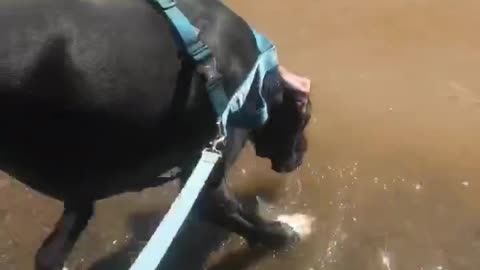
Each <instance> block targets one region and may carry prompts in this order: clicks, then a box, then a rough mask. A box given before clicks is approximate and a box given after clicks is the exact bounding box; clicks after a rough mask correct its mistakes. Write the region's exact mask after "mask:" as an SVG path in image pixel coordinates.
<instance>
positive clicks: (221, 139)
mask: <svg viewBox="0 0 480 270" xmlns="http://www.w3.org/2000/svg"><path fill="white" fill-rule="evenodd" d="M217 128H218V134H217V137H216V138H215V139H214V140H213V141H211V142H210V148H209V149H208V150H209V151H212V152H214V153H217V154H221V152H222V151H221V149H220V147H224V146H225V145H226V142H227V140H226V139H227V136H226V135H225V133H224V132H223V131H224V128H223V124H222V121H221V120H218V121H217Z"/></svg>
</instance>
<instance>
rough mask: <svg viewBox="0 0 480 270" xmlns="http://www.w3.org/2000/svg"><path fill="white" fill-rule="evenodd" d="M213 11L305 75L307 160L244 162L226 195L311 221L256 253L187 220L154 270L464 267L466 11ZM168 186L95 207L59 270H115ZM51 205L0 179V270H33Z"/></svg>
mask: <svg viewBox="0 0 480 270" xmlns="http://www.w3.org/2000/svg"><path fill="white" fill-rule="evenodd" d="M227 2H228V3H229V4H230V5H231V6H232V7H233V8H234V9H235V10H236V11H237V12H238V13H239V14H241V15H242V16H244V17H245V18H246V19H247V20H248V21H249V22H251V23H252V24H253V25H254V26H255V27H256V28H257V29H258V30H259V31H261V32H263V33H265V34H266V35H268V36H269V37H270V38H271V39H272V40H273V41H274V42H275V43H276V44H277V45H278V47H279V51H280V58H281V61H282V63H283V64H284V65H286V66H288V67H289V68H290V69H292V70H294V71H296V72H298V73H301V74H305V75H307V76H309V77H310V78H311V79H312V82H313V96H312V98H313V104H314V117H313V119H312V122H311V125H310V127H309V130H308V133H309V146H310V148H309V152H308V159H307V161H306V163H305V165H304V166H303V167H302V168H301V169H300V170H299V171H298V172H295V173H293V174H291V175H287V176H279V175H276V174H274V173H273V172H271V171H270V170H269V166H268V163H267V162H265V161H260V162H259V163H257V164H256V165H255V164H254V162H253V161H252V157H253V154H252V153H251V151H246V153H245V155H244V157H243V159H242V161H241V162H240V163H239V164H237V166H236V169H235V171H234V172H232V178H233V183H234V187H235V190H236V191H237V192H238V193H239V194H240V195H242V196H244V197H250V198H252V197H254V195H255V194H256V193H257V192H258V193H259V196H260V200H261V201H262V202H263V203H262V211H263V212H264V213H265V214H266V215H270V216H275V215H276V214H285V213H304V214H309V215H312V216H314V217H315V218H316V220H315V223H314V227H313V233H312V235H311V237H310V238H308V239H306V240H305V241H304V242H303V243H301V244H299V245H298V246H297V247H296V248H295V249H292V250H289V251H286V252H282V253H276V254H270V253H267V254H265V253H262V252H261V251H250V250H248V249H246V248H244V247H243V245H242V242H241V241H240V240H239V239H238V238H237V237H235V236H232V237H228V236H227V235H225V234H224V233H222V232H218V231H217V230H214V229H213V228H212V227H209V226H207V225H205V224H202V223H198V222H196V221H195V220H192V222H190V223H189V224H188V225H187V226H186V229H185V230H184V234H182V237H181V238H180V241H179V242H178V244H177V246H176V247H175V250H174V251H173V252H172V254H171V256H170V257H169V259H168V260H167V262H166V263H167V265H166V266H165V269H192V270H196V269H204V268H205V269H210V270H222V269H228V270H236V269H238V270H240V269H242V270H243V269H258V270H291V269H299V270H318V269H329V270H357V269H358V270H367V269H368V270H404V269H405V270H410V269H414V270H449V269H452V270H464V269H465V270H475V269H478V266H479V265H480V257H479V256H478V254H480V217H479V214H478V213H480V212H479V208H480V199H479V198H480V197H479V195H480V179H479V176H480V170H479V169H478V168H477V166H478V165H477V164H480V142H478V139H477V138H480V77H478V70H480V49H479V48H480V38H479V37H478V33H477V32H478V29H479V26H480V17H479V16H477V13H478V12H477V10H478V9H479V8H480V6H479V5H480V4H479V3H477V2H476V1H470V0H457V1H453V0H448V1H447V0H436V1H433V0H416V1H400V0H392V1H381V0H366V1H359V0H352V1H334V0H318V1H314V0H298V1H296V2H295V4H293V2H292V3H288V2H285V3H284V4H282V5H280V4H278V3H279V1H273V0H263V1H253V0H248V1H246V0H242V1H240V0H230V1H227ZM175 191H176V187H175V186H174V185H173V184H172V185H169V186H166V187H162V188H158V189H150V190H146V191H144V192H142V193H137V194H126V195H122V196H118V197H116V198H112V199H109V200H106V201H102V202H100V203H99V204H98V207H97V216H96V217H95V219H94V220H92V222H91V224H90V226H89V228H88V229H87V231H86V232H85V233H84V235H83V236H82V238H81V240H80V241H79V243H78V245H77V246H76V247H75V250H74V253H73V254H72V256H71V258H70V259H69V262H68V264H67V267H68V268H69V269H92V270H103V269H126V267H125V265H128V262H129V257H134V256H135V255H136V253H137V252H138V250H139V247H140V246H141V241H144V240H146V239H148V236H149V233H151V232H152V230H153V229H154V228H155V225H156V223H157V222H158V220H159V218H160V217H161V215H162V213H163V212H164V211H165V209H167V208H168V205H169V202H170V201H171V200H172V199H173V198H174V196H175ZM60 210H61V205H60V204H59V203H58V202H55V201H53V200H51V199H48V198H45V197H44V196H42V195H40V194H38V193H36V192H34V191H31V190H29V189H26V187H25V186H23V185H21V184H19V183H17V182H11V181H10V180H9V179H8V177H7V176H0V269H5V270H9V269H19V270H23V269H25V270H29V269H32V259H33V256H34V253H35V251H36V249H37V248H38V246H39V245H40V243H41V241H42V240H43V238H44V237H46V235H47V233H48V231H49V230H50V229H51V227H52V225H53V223H55V221H56V219H57V218H58V216H59V215H60ZM191 239H195V241H192V240H191ZM210 251H214V252H213V253H211V252H210ZM187 257H188V260H186V258H187ZM202 265H203V266H202ZM204 266H205V267H204Z"/></svg>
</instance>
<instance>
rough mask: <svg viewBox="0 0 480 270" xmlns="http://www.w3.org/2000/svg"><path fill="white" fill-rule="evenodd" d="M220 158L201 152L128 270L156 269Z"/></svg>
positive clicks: (212, 152)
mask: <svg viewBox="0 0 480 270" xmlns="http://www.w3.org/2000/svg"><path fill="white" fill-rule="evenodd" d="M220 158H221V154H220V153H218V152H215V151H208V150H205V151H203V153H202V157H201V158H200V161H199V162H198V164H197V166H196V167H195V169H194V170H193V172H192V175H190V178H188V180H187V182H186V183H185V186H184V187H183V188H182V191H180V194H178V196H177V198H175V201H174V202H173V203H172V205H171V206H170V209H169V210H168V212H167V214H166V215H165V217H164V218H163V220H162V222H161V223H160V225H159V226H158V228H157V229H156V230H155V232H154V233H153V235H152V237H151V238H150V240H149V241H148V243H147V245H146V246H145V247H144V248H143V250H142V252H141V253H140V255H139V256H138V257H137V259H136V260H135V262H134V263H133V264H132V266H131V267H130V270H154V269H156V268H157V266H158V265H159V264H160V261H161V260H162V259H163V257H164V256H165V254H166V253H167V250H168V248H169V247H170V245H171V244H172V241H173V239H174V238H175V236H176V235H177V233H178V231H179V230H180V227H182V224H183V222H184V221H185V218H187V216H188V214H189V212H190V210H191V209H192V207H193V204H194V203H195V201H196V200H197V197H198V195H199V194H200V191H201V190H202V188H203V186H204V185H205V182H206V180H207V179H208V176H209V175H210V173H211V171H212V170H213V168H214V167H215V164H216V163H217V161H218V160H219V159H220Z"/></svg>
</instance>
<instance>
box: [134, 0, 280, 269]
mask: <svg viewBox="0 0 480 270" xmlns="http://www.w3.org/2000/svg"><path fill="white" fill-rule="evenodd" d="M148 1H150V2H152V4H154V6H155V7H157V8H158V9H160V10H162V11H163V14H164V15H165V16H166V18H167V19H168V21H169V22H170V24H171V28H172V30H173V32H174V35H175V37H176V42H177V46H178V47H179V48H183V49H184V51H185V52H186V53H187V54H188V55H189V56H190V57H191V58H192V59H193V60H194V61H195V64H196V66H197V71H198V72H199V73H201V74H202V75H204V76H205V79H206V89H207V91H208V95H209V98H210V101H211V103H212V105H213V107H214V110H215V112H216V114H217V125H218V127H219V134H218V137H217V138H216V139H215V140H213V141H212V146H211V147H210V148H206V149H205V150H204V151H203V153H202V157H201V158H200V161H199V162H198V164H197V166H196V167H195V169H194V170H193V172H192V175H191V176H190V178H189V179H188V180H187V182H186V184H185V186H184V187H183V189H182V190H181V192H180V194H179V195H178V196H177V198H176V199H175V201H174V202H173V203H172V205H171V207H170V210H169V211H168V213H167V214H166V215H165V217H164V218H163V220H162V222H161V223H160V225H159V226H158V228H157V229H156V231H155V232H154V234H153V235H152V237H151V239H150V240H149V242H148V243H147V245H146V246H145V247H144V249H143V250H142V252H141V253H140V255H139V256H138V258H137V259H136V261H135V262H134V263H133V265H132V266H131V268H130V270H154V269H156V267H157V266H158V264H159V263H160V262H161V260H162V259H163V257H164V255H165V254H166V252H167V250H168V248H169V246H170V244H171V243H172V241H173V239H174V238H175V236H176V235H177V233H178V231H179V229H180V227H181V226H182V224H183V222H184V220H185V218H186V217H187V215H188V214H189V212H190V210H191V208H192V207H193V204H194V203H195V201H196V199H197V197H198V195H199V194H200V191H201V190H202V188H203V186H204V185H205V182H206V180H207V179H208V177H209V175H210V173H211V171H212V170H213V168H214V166H215V164H216V163H217V162H218V160H220V159H221V157H222V154H221V152H220V151H218V150H217V146H218V144H220V143H224V140H225V137H226V135H227V125H231V126H236V127H244V128H258V127H260V126H262V125H264V124H265V122H266V121H267V119H268V110H267V103H266V101H265V98H264V96H263V95H262V88H263V81H264V78H265V75H266V74H267V72H269V71H270V70H272V69H274V68H276V67H277V66H278V58H277V52H276V48H275V46H274V45H273V44H272V43H271V42H270V41H269V40H268V39H267V38H266V37H265V36H263V35H261V34H260V33H258V32H257V31H255V30H254V29H251V30H252V32H253V34H254V35H255V39H256V43H257V48H258V51H259V52H260V54H259V56H258V58H257V61H256V62H255V65H254V66H253V68H252V69H251V71H250V72H249V73H248V75H247V77H246V78H245V80H244V81H243V83H242V84H241V85H240V86H239V87H238V88H237V89H236V91H235V93H234V94H233V96H232V97H230V98H228V97H227V94H226V92H225V89H224V84H223V81H222V77H221V75H220V74H219V73H218V71H217V70H216V65H215V57H214V56H213V54H212V52H211V51H210V49H209V48H208V47H207V46H206V45H205V44H204V43H203V42H202V41H201V40H200V39H199V38H198V31H197V30H196V28H195V27H194V26H193V25H192V24H191V23H190V21H189V20H188V19H187V17H185V15H184V14H183V13H182V12H181V11H180V9H179V8H178V7H177V5H176V2H175V0H148ZM251 91H254V92H251Z"/></svg>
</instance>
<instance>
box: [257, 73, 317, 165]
mask: <svg viewBox="0 0 480 270" xmlns="http://www.w3.org/2000/svg"><path fill="white" fill-rule="evenodd" d="M268 76H269V77H270V78H266V83H265V85H264V87H268V88H270V89H264V90H265V91H264V92H267V93H269V94H267V96H268V104H269V119H268V121H267V123H266V124H265V125H264V126H263V127H261V128H259V129H256V130H254V131H253V134H252V141H253V143H254V144H255V149H256V153H257V155H258V156H260V157H264V158H269V159H270V160H271V162H272V169H273V170H274V171H276V172H280V173H286V172H291V171H293V170H295V169H296V168H298V167H299V166H300V165H301V164H302V162H303V158H304V154H305V152H306V150H307V140H306V138H305V134H304V132H305V127H306V126H307V124H308V122H309V120H310V111H311V103H310V80H309V79H307V78H304V77H301V76H298V75H295V74H293V73H292V72H290V71H288V70H287V69H286V68H284V67H282V66H280V67H278V69H277V70H274V72H272V74H269V75H268Z"/></svg>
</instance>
